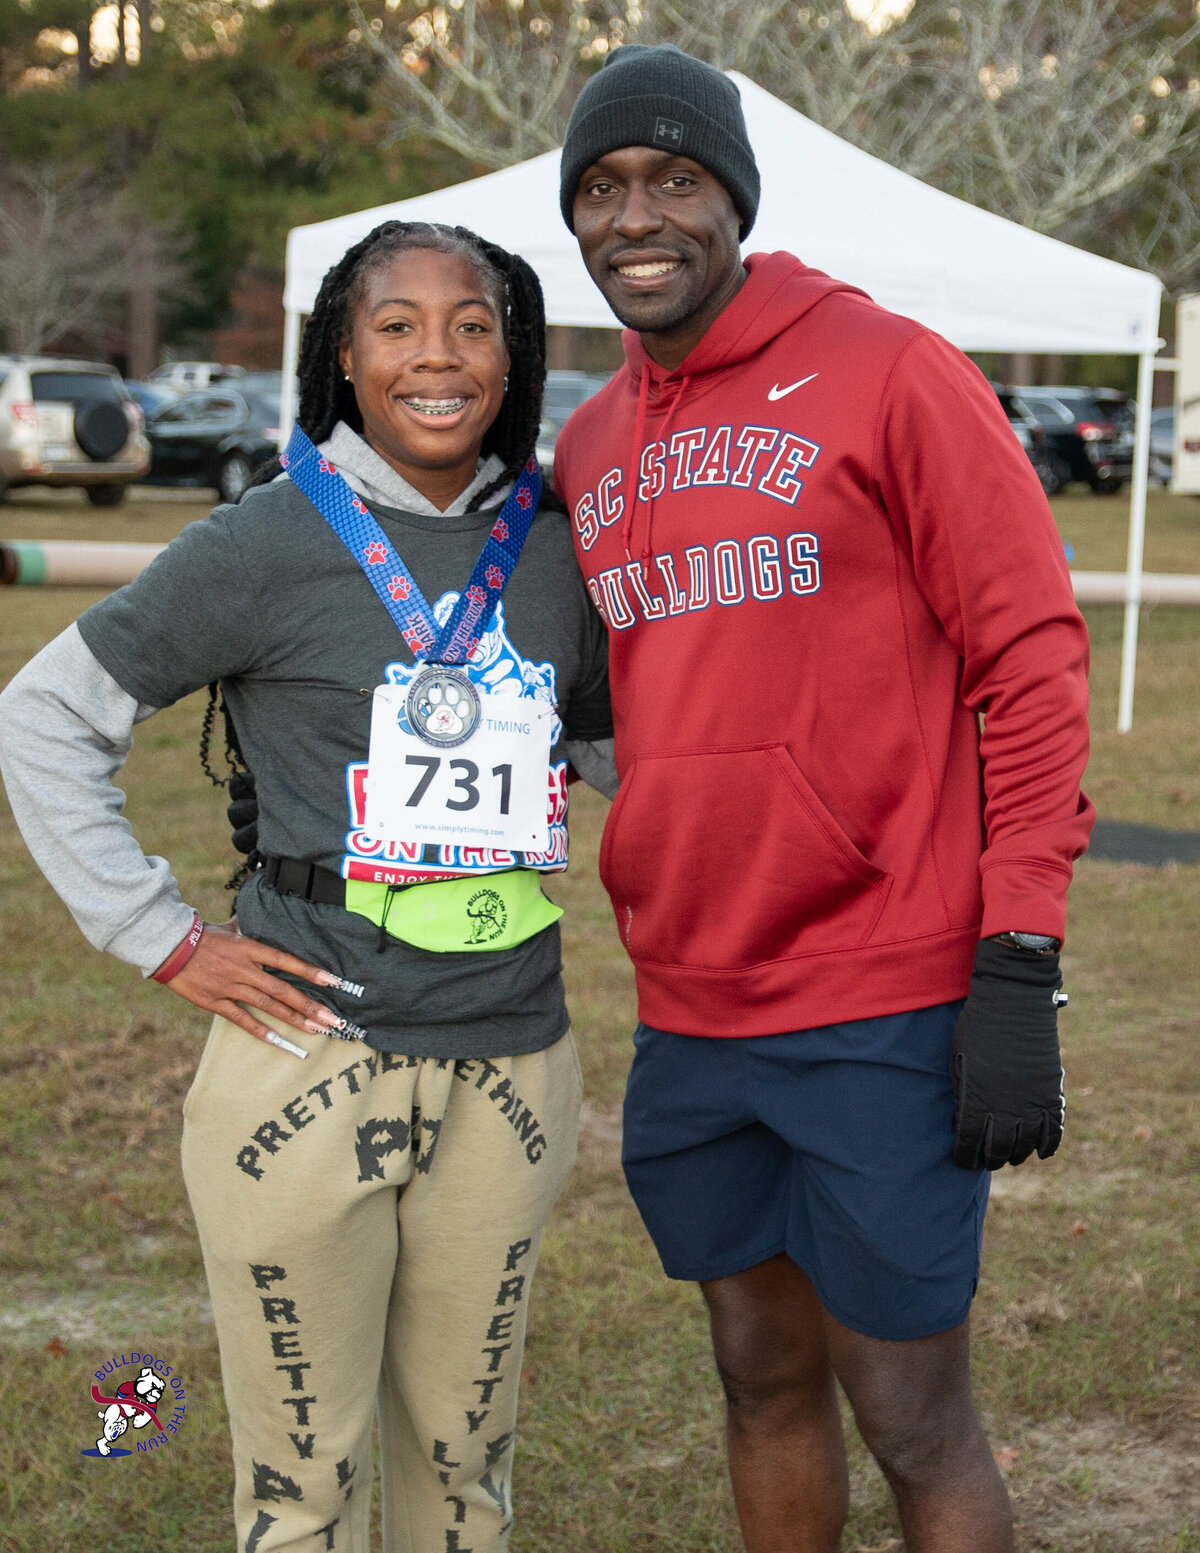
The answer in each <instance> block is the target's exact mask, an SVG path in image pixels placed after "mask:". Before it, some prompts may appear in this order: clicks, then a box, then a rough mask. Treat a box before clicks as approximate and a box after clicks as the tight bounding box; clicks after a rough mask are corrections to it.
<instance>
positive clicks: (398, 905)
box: [346, 868, 562, 954]
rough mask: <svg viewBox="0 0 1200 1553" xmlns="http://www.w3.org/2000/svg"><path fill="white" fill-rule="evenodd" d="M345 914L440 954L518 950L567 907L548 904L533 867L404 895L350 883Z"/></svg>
mask: <svg viewBox="0 0 1200 1553" xmlns="http://www.w3.org/2000/svg"><path fill="white" fill-rule="evenodd" d="M346 910H347V911H352V912H354V913H355V915H356V916H360V917H366V918H367V920H368V921H369V922H373V923H374V924H375V926H376V927H381V928H383V929H384V930H385V932H386V933H387V934H388V936H389V937H390V938H398V939H399V940H400V941H401V943H405V944H412V945H413V946H414V947H415V948H417V949H431V950H434V951H435V952H437V953H439V954H449V953H451V952H454V953H462V952H464V951H469V950H473V949H481V950H493V949H513V948H515V947H516V945H517V944H523V943H524V942H525V940H526V939H527V938H532V937H533V935H534V934H535V933H540V932H541V931H542V929H543V928H547V927H549V926H550V924H551V923H552V922H557V921H558V919H559V917H561V916H562V907H561V906H556V905H554V903H553V902H552V901H549V900H547V899H546V897H545V896H544V895H543V894H542V883H541V879H540V877H539V875H538V874H536V873H534V871H533V870H532V869H529V868H514V869H511V870H509V871H508V872H505V873H498V874H482V875H479V874H477V875H475V877H473V878H470V879H440V880H437V881H436V882H435V883H432V884H414V885H411V886H409V887H408V888H406V889H402V890H396V889H394V888H389V886H388V885H386V884H372V883H368V882H367V881H365V880H361V879H347V880H346Z"/></svg>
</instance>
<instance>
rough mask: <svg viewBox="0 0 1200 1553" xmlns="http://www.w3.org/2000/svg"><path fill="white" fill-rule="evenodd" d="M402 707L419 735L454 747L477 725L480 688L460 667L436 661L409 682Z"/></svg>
mask: <svg viewBox="0 0 1200 1553" xmlns="http://www.w3.org/2000/svg"><path fill="white" fill-rule="evenodd" d="M405 711H406V712H407V714H408V726H409V727H410V728H411V729H412V731H413V732H414V733H415V734H416V736H417V738H418V739H424V741H425V743H426V744H433V745H436V746H437V747H438V748H439V749H446V750H449V749H455V748H456V747H457V746H458V745H460V744H465V743H466V742H467V740H468V739H469V738H470V737H471V735H472V734H473V733H474V732H475V730H476V729H477V728H478V727H479V718H480V706H479V692H478V691H477V690H476V689H475V686H474V685H473V684H472V683H471V681H470V680H469V679H468V678H467V676H466V675H465V674H464V673H463V671H462V670H461V669H454V668H450V667H449V666H448V665H447V664H444V663H435V664H434V665H433V667H432V668H428V669H425V670H424V671H423V672H422V673H420V674H418V675H417V677H416V679H414V680H413V682H412V684H411V685H410V686H409V689H408V701H407V702H406V704H405Z"/></svg>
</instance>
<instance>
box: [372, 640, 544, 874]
mask: <svg viewBox="0 0 1200 1553" xmlns="http://www.w3.org/2000/svg"><path fill="white" fill-rule="evenodd" d="M554 722H555V711H554V708H553V707H552V706H549V705H547V704H546V703H545V702H542V701H535V700H532V699H528V698H523V697H516V696H503V695H494V694H492V693H491V692H488V691H486V690H481V689H479V688H478V687H477V686H475V685H473V684H471V683H470V682H469V681H468V680H467V678H466V675H465V674H463V673H462V671H461V670H458V671H456V670H453V669H449V670H432V669H430V670H426V671H425V672H424V673H422V674H420V675H419V676H418V677H417V678H416V679H415V680H414V681H413V682H412V684H411V685H408V686H399V685H379V686H377V687H376V689H375V691H374V693H373V697H372V702H371V744H370V751H369V754H368V757H367V778H366V812H365V816H364V829H365V831H366V833H367V834H368V835H370V836H371V837H373V838H375V839H377V840H379V841H405V842H409V843H417V842H421V843H429V844H432V845H434V846H459V847H463V846H466V847H488V848H491V849H493V850H497V851H510V852H544V851H546V850H547V849H548V847H549V845H550V826H549V814H548V800H547V792H548V784H549V769H550V736H551V730H552V727H553V724H554Z"/></svg>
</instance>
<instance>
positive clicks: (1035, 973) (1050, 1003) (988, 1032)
mask: <svg viewBox="0 0 1200 1553" xmlns="http://www.w3.org/2000/svg"><path fill="white" fill-rule="evenodd" d="M1061 986H1062V975H1061V973H1060V972H1059V969H1058V955H1057V954H1032V953H1030V952H1029V951H1028V950H1024V949H1018V948H1017V947H1016V945H1014V944H1007V943H1004V942H1002V941H1001V940H998V939H994V938H985V939H983V940H982V941H981V942H980V944H979V947H978V948H977V949H976V951H975V970H974V972H973V973H972V976H971V991H970V993H969V995H968V997H967V1001H966V1003H965V1004H964V1005H963V1010H962V1013H961V1014H959V1016H958V1023H957V1025H955V1027H954V1037H953V1041H952V1043H951V1046H950V1074H951V1077H952V1079H953V1081H954V1121H955V1126H954V1163H955V1164H956V1165H962V1166H963V1168H964V1169H966V1170H977V1169H979V1167H980V1166H981V1165H982V1166H983V1167H984V1168H986V1169H988V1170H998V1169H999V1168H1000V1166H1001V1165H1019V1164H1020V1163H1021V1161H1022V1160H1025V1159H1028V1158H1029V1156H1030V1154H1032V1153H1033V1151H1034V1149H1036V1150H1037V1153H1038V1158H1039V1159H1046V1158H1047V1157H1048V1156H1049V1155H1051V1154H1053V1153H1054V1151H1055V1149H1056V1148H1057V1147H1058V1145H1059V1144H1060V1143H1061V1142H1062V1135H1063V1112H1064V1110H1065V1101H1064V1099H1063V1088H1062V1083H1063V1071H1062V1059H1061V1058H1060V1057H1059V1052H1058V1002H1059V999H1058V997H1057V996H1056V994H1057V993H1058V990H1059V988H1060V987H1061Z"/></svg>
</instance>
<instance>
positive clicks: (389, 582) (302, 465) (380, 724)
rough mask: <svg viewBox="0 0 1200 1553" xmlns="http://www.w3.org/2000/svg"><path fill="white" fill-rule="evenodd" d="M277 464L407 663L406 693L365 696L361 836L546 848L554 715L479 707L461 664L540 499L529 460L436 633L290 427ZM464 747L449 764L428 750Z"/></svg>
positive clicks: (375, 533) (353, 507)
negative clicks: (349, 566) (339, 547)
mask: <svg viewBox="0 0 1200 1553" xmlns="http://www.w3.org/2000/svg"><path fill="white" fill-rule="evenodd" d="M280 463H281V464H282V465H283V467H284V468H285V469H286V470H287V473H288V475H289V476H290V477H291V480H292V483H293V484H294V485H295V486H296V487H297V488H298V489H299V490H300V491H302V492H303V493H304V495H305V496H307V497H308V499H309V501H310V502H311V503H312V504H313V506H314V507H315V508H316V509H317V511H318V512H319V513H320V514H321V516H322V517H323V518H324V519H325V521H326V522H327V523H328V524H329V526H330V528H332V529H333V531H334V533H335V534H336V535H337V536H338V538H339V539H340V540H341V541H342V543H343V544H344V545H345V546H346V548H347V549H348V550H349V551H350V554H351V555H352V556H353V557H354V559H355V560H356V561H357V562H358V564H359V566H360V567H361V568H362V570H363V573H364V575H365V576H366V578H367V581H368V582H369V583H370V584H371V586H372V588H374V590H375V592H376V594H377V595H378V597H379V600H380V602H381V603H382V604H383V606H384V608H385V609H386V610H387V612H388V614H389V615H390V616H391V617H392V620H393V621H394V622H395V624H396V628H397V630H398V631H399V632H400V635H401V636H402V637H403V638H404V640H405V642H407V644H408V646H409V648H410V649H411V651H412V654H413V657H414V658H415V659H417V666H416V672H415V674H414V677H413V678H412V680H411V681H410V682H409V684H408V687H407V693H405V691H404V690H401V689H399V688H398V687H396V686H392V685H384V686H380V687H378V688H377V689H376V690H375V692H374V707H375V710H374V712H373V713H372V718H371V748H370V753H369V756H368V771H369V775H368V782H367V806H366V825H367V829H368V831H369V833H370V834H371V835H372V836H373V837H375V838H377V839H380V840H389V841H394V842H396V843H398V844H402V845H403V846H405V847H419V846H423V845H427V844H430V843H432V844H436V845H441V846H472V847H480V846H483V847H487V848H489V849H492V850H495V849H497V848H499V849H503V850H516V851H520V852H523V853H526V854H528V853H529V852H531V851H532V852H540V851H542V850H544V849H545V848H546V847H547V846H548V845H549V833H548V822H547V801H546V792H547V776H548V770H549V756H550V732H549V730H550V724H551V721H552V715H551V714H552V713H553V708H549V707H547V708H546V709H545V713H544V715H543V713H542V711H541V709H535V708H534V707H533V706H532V705H531V704H530V703H529V702H527V701H526V702H523V703H522V709H521V716H519V717H516V718H514V717H513V716H512V715H505V714H511V711H512V707H511V703H509V704H508V705H507V706H506V707H504V708H499V707H496V706H492V705H485V704H484V702H485V701H486V702H488V703H491V702H494V701H495V700H496V698H495V697H494V696H491V695H488V694H487V693H486V692H485V695H484V701H481V697H480V694H479V692H478V691H477V689H476V687H475V685H474V684H473V683H472V681H471V679H470V677H469V676H468V674H467V672H466V670H465V667H464V665H465V664H466V662H467V660H468V659H469V658H470V656H471V654H472V652H473V651H474V650H475V648H476V646H477V645H478V643H479V641H480V639H481V638H482V636H483V635H484V633H485V632H486V631H487V629H488V627H489V626H490V624H491V622H492V618H493V616H494V615H495V613H496V606H497V605H498V604H499V602H500V596H501V594H502V593H503V592H504V589H505V587H506V586H507V584H508V580H509V578H510V577H511V576H512V573H513V569H514V568H515V566H516V564H517V560H518V558H519V556H520V554H521V550H522V547H523V546H524V544H525V540H526V539H527V538H528V535H529V530H530V527H531V526H532V523H533V518H534V514H535V513H536V511H537V505H538V500H539V498H540V497H541V493H542V476H541V471H540V470H539V469H538V466H537V460H536V459H535V458H530V460H529V462H528V463H527V464H526V465H525V468H524V469H523V470H522V471H521V474H520V476H519V477H518V479H517V482H516V484H515V485H514V487H513V490H512V493H511V494H510V495H509V497H508V500H507V501H506V502H505V503H504V506H503V507H502V508H501V509H500V514H499V516H498V517H497V518H496V521H495V522H494V523H493V524H492V528H491V532H490V533H489V534H488V537H487V539H486V541H485V542H484V546H483V549H482V551H481V552H480V555H479V559H478V560H477V561H476V563H475V566H474V569H473V570H472V572H471V575H470V577H469V578H468V579H467V585H466V587H465V588H464V589H463V590H462V593H461V594H460V595H459V598H458V601H457V603H456V604H455V605H454V608H453V609H452V610H451V612H450V615H449V616H448V618H447V620H446V623H445V625H443V626H439V625H438V623H437V619H436V617H435V616H434V613H433V610H432V609H431V608H430V607H429V603H428V601H427V600H426V598H425V596H424V594H423V593H422V592H421V590H420V588H419V587H418V586H417V582H416V579H415V578H414V577H413V575H412V573H411V572H410V571H409V569H408V567H407V566H406V565H405V564H404V561H403V560H402V559H401V557H400V555H399V553H398V552H397V550H396V548H395V546H394V545H393V544H392V542H391V541H390V540H389V539H388V537H387V535H386V534H385V533H384V531H383V529H382V528H381V527H380V525H379V523H378V522H377V521H376V519H375V518H374V517H373V516H372V515H371V513H370V511H369V509H368V507H367V504H366V503H365V502H364V501H363V500H362V498H361V497H359V496H357V495H356V494H355V493H354V491H352V490H351V488H350V486H349V485H348V484H347V483H346V481H345V480H344V479H343V477H342V476H341V475H340V474H339V473H338V472H337V470H336V469H335V468H334V466H333V465H332V464H331V463H330V462H329V460H328V459H327V458H324V457H322V456H321V454H320V453H319V452H318V450H317V448H316V447H315V446H314V444H313V442H312V440H311V438H309V437H308V435H307V434H306V433H305V432H304V431H302V430H301V429H300V427H299V426H297V427H296V428H295V429H294V431H293V432H292V435H291V438H290V440H289V442H288V445H287V449H286V450H285V452H284V453H283V454H282V455H281V456H280ZM501 699H502V700H503V699H504V698H501ZM497 730H501V731H500V732H498V731H497ZM464 745H469V746H470V747H469V748H467V749H463V750H462V754H461V756H460V757H459V758H457V759H451V758H447V759H443V758H442V756H441V755H440V754H439V755H438V756H436V757H435V756H433V755H431V754H430V753H429V751H430V748H431V747H432V748H433V749H435V750H438V751H445V752H447V755H449V754H450V752H453V751H457V750H458V749H459V747H460V746H464ZM472 755H473V756H474V757H475V758H474V759H471V758H469V757H471V756H472ZM372 776H373V777H374V778H375V780H372V779H371V778H372Z"/></svg>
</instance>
